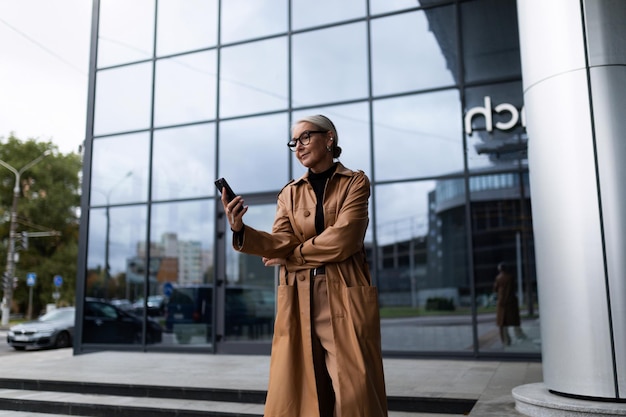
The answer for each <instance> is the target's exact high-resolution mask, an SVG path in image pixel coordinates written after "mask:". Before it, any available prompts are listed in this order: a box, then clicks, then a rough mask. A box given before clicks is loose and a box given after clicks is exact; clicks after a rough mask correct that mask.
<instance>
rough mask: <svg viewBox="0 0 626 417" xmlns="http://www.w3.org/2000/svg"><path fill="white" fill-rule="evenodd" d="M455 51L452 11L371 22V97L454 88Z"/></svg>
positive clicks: (401, 16) (402, 15)
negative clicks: (447, 87)
mask: <svg viewBox="0 0 626 417" xmlns="http://www.w3.org/2000/svg"><path fill="white" fill-rule="evenodd" d="M433 28H437V30H436V31H435V30H434V29H433ZM456 49H457V44H456V25H455V20H454V10H453V8H452V7H440V8H435V9H429V10H428V11H420V12H412V13H405V14H401V15H396V16H391V17H386V18H382V19H375V20H373V21H372V79H373V89H374V94H375V95H383V94H392V93H398V92H402V91H410V90H418V89H425V88H435V87H440V86H445V85H454V81H455V78H456V75H457V66H458V63H457V59H456V55H457V51H456Z"/></svg>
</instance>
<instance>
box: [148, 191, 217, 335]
mask: <svg viewBox="0 0 626 417" xmlns="http://www.w3.org/2000/svg"><path fill="white" fill-rule="evenodd" d="M214 207H215V204H214V201H213V200H203V201H191V202H184V203H166V204H154V205H153V206H152V220H151V230H150V234H151V238H150V263H151V265H153V268H154V270H153V271H152V273H151V276H150V291H149V294H164V285H165V284H166V283H168V285H172V286H173V288H174V290H173V292H172V294H171V296H170V297H169V300H168V303H167V316H166V317H165V328H166V330H167V332H168V335H167V337H166V338H164V339H163V344H172V345H176V344H195V345H197V344H203V345H206V344H210V343H211V340H212V329H213V323H212V318H213V314H212V311H213V297H212V286H210V285H208V284H212V283H213V278H214V277H213V271H214V269H213V236H214V235H215V232H214V220H213V219H214V218H215V210H214Z"/></svg>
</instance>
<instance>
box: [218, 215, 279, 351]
mask: <svg viewBox="0 0 626 417" xmlns="http://www.w3.org/2000/svg"><path fill="white" fill-rule="evenodd" d="M275 214H276V204H275V203H272V204H263V205H260V204H257V205H250V206H249V208H248V211H247V212H246V216H245V218H246V224H249V225H250V226H252V227H254V228H256V229H258V230H264V231H267V232H270V231H271V230H272V224H273V221H274V216H275ZM230 239H231V237H230V236H229V238H228V239H227V242H230V241H231V240H230ZM276 272H277V271H276V269H275V268H273V267H270V268H268V267H266V266H265V265H263V262H262V260H261V258H259V257H258V256H254V255H247V254H244V253H240V252H235V250H234V249H233V248H232V245H230V244H227V245H226V303H225V308H226V310H225V313H224V314H225V323H224V324H225V332H226V334H225V336H226V339H227V340H252V339H254V340H271V339H272V334H273V329H274V309H275V293H274V289H275V286H276V285H275V283H274V282H275V281H274V276H275V274H276Z"/></svg>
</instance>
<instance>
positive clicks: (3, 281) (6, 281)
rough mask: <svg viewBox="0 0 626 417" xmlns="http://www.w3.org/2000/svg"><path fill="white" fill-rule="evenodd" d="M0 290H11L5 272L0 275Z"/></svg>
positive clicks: (9, 279)
mask: <svg viewBox="0 0 626 417" xmlns="http://www.w3.org/2000/svg"><path fill="white" fill-rule="evenodd" d="M2 288H3V289H7V288H11V278H9V276H8V275H7V273H6V272H5V273H4V274H2Z"/></svg>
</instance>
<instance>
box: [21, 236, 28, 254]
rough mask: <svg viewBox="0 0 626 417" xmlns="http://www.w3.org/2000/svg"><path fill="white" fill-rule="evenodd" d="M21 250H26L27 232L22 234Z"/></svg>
mask: <svg viewBox="0 0 626 417" xmlns="http://www.w3.org/2000/svg"><path fill="white" fill-rule="evenodd" d="M22 248H23V249H24V250H27V249H28V232H22Z"/></svg>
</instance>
